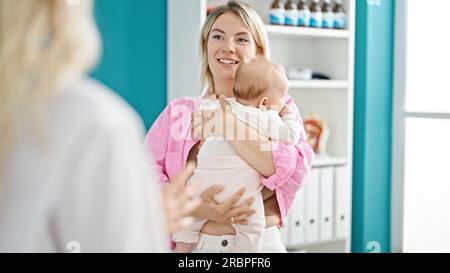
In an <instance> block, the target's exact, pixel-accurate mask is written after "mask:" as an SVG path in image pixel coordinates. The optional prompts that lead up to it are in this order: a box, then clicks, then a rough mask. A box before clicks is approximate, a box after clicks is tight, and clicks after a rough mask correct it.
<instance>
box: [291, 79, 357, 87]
mask: <svg viewBox="0 0 450 273" xmlns="http://www.w3.org/2000/svg"><path fill="white" fill-rule="evenodd" d="M289 88H291V89H347V88H348V82H347V81H330V80H310V81H296V80H290V81H289Z"/></svg>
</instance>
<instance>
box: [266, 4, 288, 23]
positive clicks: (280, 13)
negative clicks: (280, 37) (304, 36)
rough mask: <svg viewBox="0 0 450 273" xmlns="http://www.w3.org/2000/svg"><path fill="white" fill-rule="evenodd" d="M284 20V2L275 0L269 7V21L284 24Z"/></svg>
mask: <svg viewBox="0 0 450 273" xmlns="http://www.w3.org/2000/svg"><path fill="white" fill-rule="evenodd" d="M285 20H286V10H285V9H284V3H283V2H282V1H280V0H275V1H274V2H273V4H272V7H271V8H270V15H269V23H270V24H272V25H284V23H285Z"/></svg>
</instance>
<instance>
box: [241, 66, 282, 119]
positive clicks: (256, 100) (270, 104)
mask: <svg viewBox="0 0 450 273" xmlns="http://www.w3.org/2000/svg"><path fill="white" fill-rule="evenodd" d="M288 88H289V84H288V79H287V77H286V73H285V70H284V68H283V67H282V66H281V65H278V64H276V63H273V62H271V61H269V60H267V59H262V58H256V59H253V60H251V61H250V62H247V63H243V64H242V65H241V66H240V67H239V69H238V70H237V72H236V77H235V79H234V89H233V92H234V96H235V97H236V100H237V101H238V102H240V103H242V104H244V105H247V106H255V107H257V108H259V109H262V110H275V111H277V112H278V113H279V112H280V111H281V110H282V109H283V107H284V101H283V98H284V96H285V95H286V93H287V91H288Z"/></svg>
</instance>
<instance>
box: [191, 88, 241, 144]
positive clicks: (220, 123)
mask: <svg viewBox="0 0 450 273" xmlns="http://www.w3.org/2000/svg"><path fill="white" fill-rule="evenodd" d="M219 103H220V109H215V110H198V111H195V112H194V113H193V114H192V121H191V133H192V137H193V139H195V140H204V139H206V138H208V137H211V136H226V139H229V137H234V136H228V135H227V134H226V133H227V132H233V131H234V130H232V129H233V127H231V126H234V125H235V124H234V115H233V113H232V111H231V107H230V105H229V103H228V102H227V101H226V98H225V97H224V96H220V97H219Z"/></svg>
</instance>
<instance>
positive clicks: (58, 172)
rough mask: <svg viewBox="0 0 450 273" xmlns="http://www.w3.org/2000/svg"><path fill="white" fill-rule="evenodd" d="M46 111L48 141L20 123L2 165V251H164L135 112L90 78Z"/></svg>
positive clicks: (60, 94) (158, 203)
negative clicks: (13, 141)
mask: <svg viewBox="0 0 450 273" xmlns="http://www.w3.org/2000/svg"><path fill="white" fill-rule="evenodd" d="M48 108H49V111H48V112H47V113H46V115H45V117H46V118H45V119H44V122H43V123H42V124H41V125H40V127H39V128H42V129H43V133H44V134H43V135H42V136H43V138H42V140H43V141H42V140H39V138H38V137H36V136H37V135H36V134H35V130H34V129H33V127H32V126H30V124H27V123H25V120H26V118H23V119H22V118H18V120H17V123H16V124H17V125H18V126H17V129H16V141H15V143H14V145H13V147H12V149H11V150H10V153H9V154H8V156H7V157H6V160H5V162H4V163H3V165H0V167H2V168H3V173H4V179H3V182H2V184H3V185H2V190H1V195H0V196H1V197H0V252H70V250H71V251H72V252H73V251H75V252H77V251H80V252H164V251H166V248H165V245H167V244H166V243H165V242H167V237H166V236H167V235H166V233H165V231H164V223H165V219H164V218H163V217H164V216H163V215H162V203H161V194H160V189H159V187H158V185H157V180H156V179H155V178H154V177H153V174H152V173H151V172H150V168H149V166H150V164H149V162H150V161H149V160H147V159H146V156H145V153H144V150H143V145H142V141H143V138H144V130H143V128H142V122H141V120H140V119H139V118H138V116H137V115H136V114H135V112H134V111H133V110H132V109H131V108H130V107H129V106H127V105H126V103H124V102H123V101H122V100H121V99H120V98H119V97H118V96H116V95H114V94H113V93H112V92H111V91H109V90H108V89H107V88H105V87H104V86H102V85H101V84H99V83H97V82H95V81H93V80H89V79H86V78H78V79H77V80H74V81H71V83H70V84H67V87H65V88H63V89H62V90H61V92H58V94H57V95H56V96H55V97H54V99H52V101H51V103H50V105H49V107H48ZM23 110H24V112H25V110H26V109H23Z"/></svg>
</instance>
